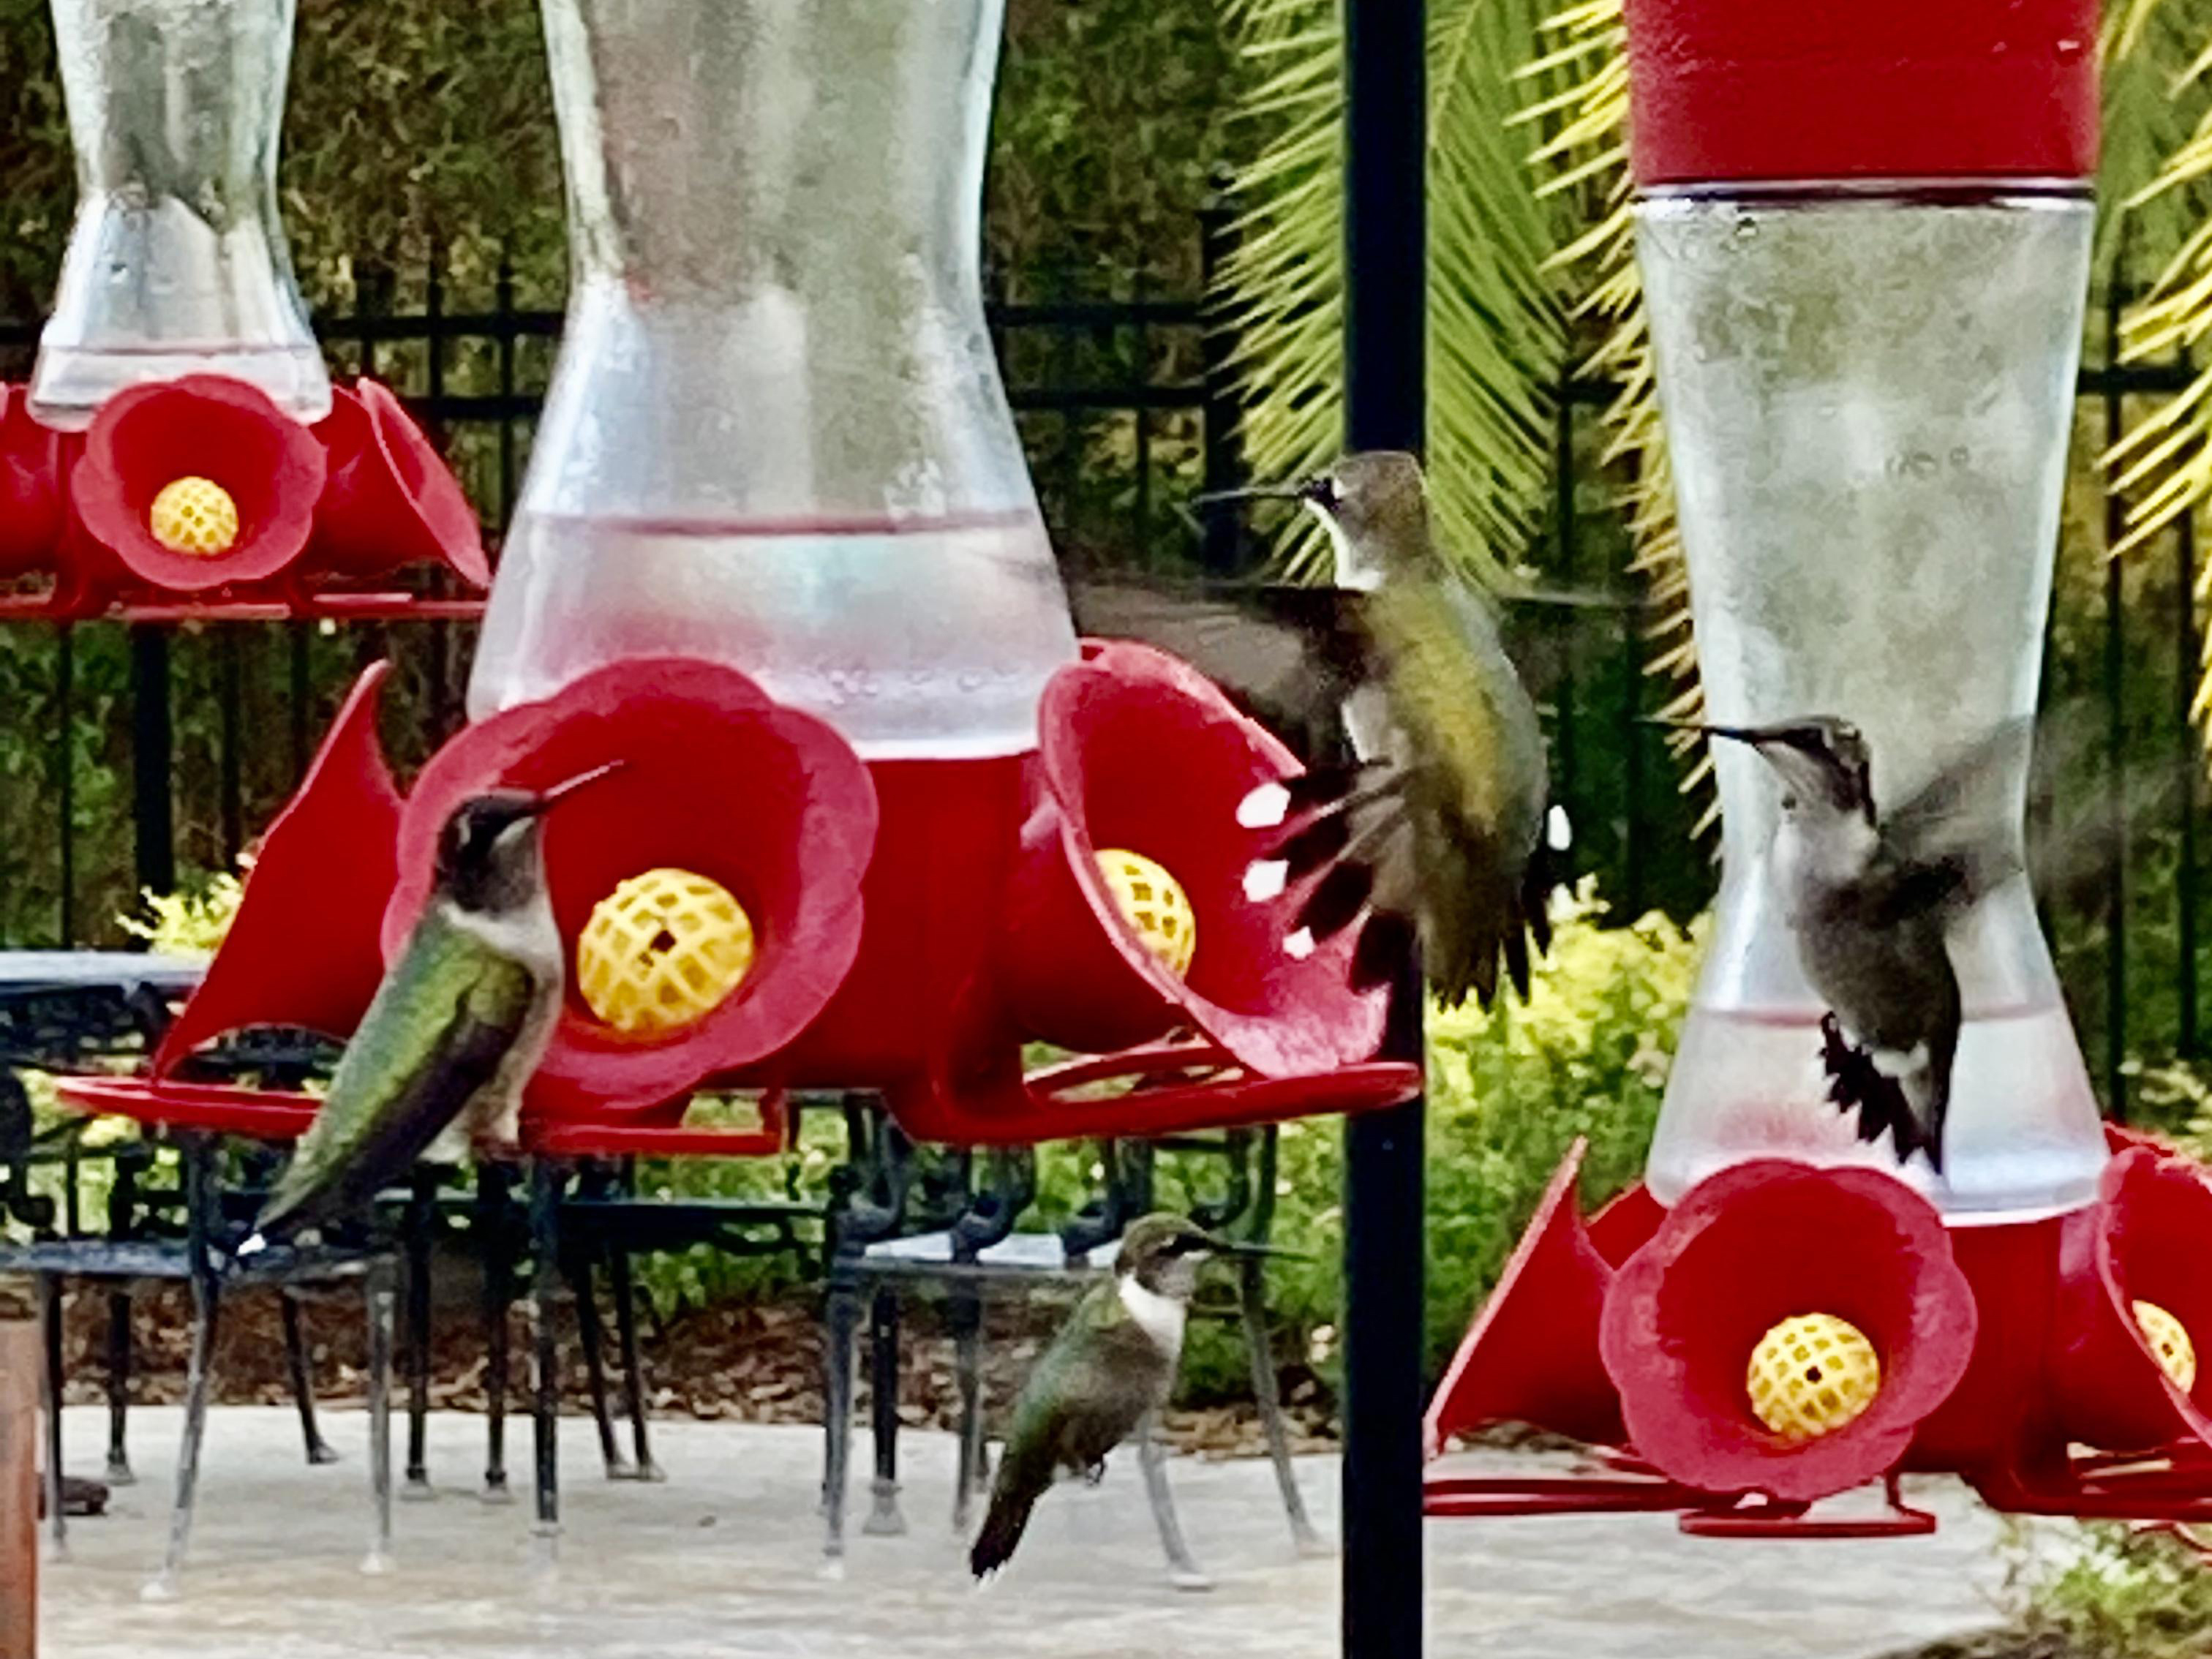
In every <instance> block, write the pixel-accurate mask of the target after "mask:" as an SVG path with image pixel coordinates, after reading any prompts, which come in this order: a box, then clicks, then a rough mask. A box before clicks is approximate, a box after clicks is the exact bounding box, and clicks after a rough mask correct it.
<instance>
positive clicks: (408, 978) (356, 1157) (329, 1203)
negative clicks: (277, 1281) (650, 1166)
mask: <svg viewBox="0 0 2212 1659" xmlns="http://www.w3.org/2000/svg"><path fill="white" fill-rule="evenodd" d="M619 765H620V763H619V762H617V763H611V764H609V765H606V766H601V767H595V768H593V769H592V770H591V771H588V772H586V773H583V774H581V775H579V776H577V777H574V778H571V779H569V780H568V781H567V782H566V783H562V784H560V785H558V786H556V787H554V788H551V789H548V790H544V791H543V792H531V791H525V790H513V789H501V790H495V791H493V792H491V793H487V794H482V795H477V796H473V797H471V799H467V800H465V801H463V802H462V803H461V804H460V805H459V806H457V807H455V808H454V809H453V813H452V816H450V817H448V818H447V820H446V823H445V825H444V827H443V829H441V832H440V835H439V838H438V854H437V859H438V864H437V872H436V880H435V884H434V886H433V888H432V890H431V895H430V902H429V903H428V905H427V906H425V907H424V908H423V911H422V919H421V920H420V921H417V922H416V924H415V930H414V932H413V933H410V935H409V936H408V939H407V944H406V947H405V949H404V951H401V953H400V956H399V959H398V961H397V962H396V963H393V964H392V968H391V969H390V970H389V971H388V972H386V975H385V976H384V982H383V983H382V984H381V985H380V986H379V987H377V992H376V996H375V999H374V1000H373V1001H372V1002H371V1003H370V1004H369V1006H368V1013H367V1014H365V1015H363V1016H362V1022H361V1028H360V1029H359V1030H356V1032H355V1033H354V1036H353V1040H352V1041H351V1042H349V1043H348V1044H347V1045H346V1050H345V1053H344V1054H343V1056H342V1057H341V1058H340V1060H339V1061H338V1067H337V1074H336V1075H335V1076H334V1077H333V1078H332V1079H331V1091H330V1094H329V1096H328V1097H326V1098H325V1100H324V1102H323V1103H322V1106H321V1107H320V1109H319V1110H318V1111H317V1112H316V1114H315V1119H314V1121H313V1123H312V1124H310V1125H309V1126H308V1128H307V1133H306V1134H304V1135H302V1136H301V1139H300V1145H299V1148H298V1150H297V1151H296V1152H294V1154H293V1156H292V1161H291V1162H290V1164H287V1165H286V1166H285V1170H284V1172H283V1175H282V1176H279V1177H278V1179H277V1182H276V1188H275V1190H274V1191H272V1192H271V1193H270V1195H269V1200H268V1202H267V1203H266V1204H265V1205H264V1206H263V1207H262V1211H261V1214H260V1217H259V1218H258V1221H257V1222H256V1224H255V1226H254V1231H253V1235H252V1237H250V1238H248V1239H247V1240H246V1243H244V1244H243V1245H241V1246H240V1249H239V1254H240V1255H241V1256H243V1255H252V1254H253V1253H254V1252H255V1251H257V1250H259V1249H263V1248H264V1247H266V1246H267V1245H270V1244H272V1243H278V1242H281V1241H283V1240H285V1239H289V1238H291V1237H295V1236H296V1235H298V1234H300V1233H302V1232H305V1231H307V1230H309V1229H311V1228H318V1227H322V1226H325V1225H329V1224H331V1223H332V1222H336V1221H341V1220H344V1219H346V1218H349V1217H350V1216H352V1215H355V1214H356V1213H358V1212H361V1211H362V1210H364V1209H366V1208H367V1207H368V1205H369V1204H370V1203H371V1202H373V1201H374V1199H375V1197H376V1194H378V1193H379V1192H380V1191H381V1190H382V1189H383V1188H384V1187H385V1186H386V1184H388V1183H389V1182H392V1181H393V1180H394V1179H396V1178H398V1176H403V1175H404V1174H405V1173H406V1171H407V1170H410V1169H411V1168H412V1167H413V1166H414V1165H415V1164H416V1161H417V1160H418V1159H420V1158H422V1156H423V1155H424V1154H425V1153H426V1152H429V1151H430V1150H431V1149H432V1146H433V1144H434V1143H435V1142H437V1141H439V1140H441V1139H443V1138H445V1137H446V1136H447V1132H448V1130H449V1129H451V1128H453V1127H456V1126H462V1127H465V1128H466V1129H467V1131H468V1132H469V1133H470V1135H471V1138H472V1139H474V1140H475V1141H476V1143H477V1146H479V1147H481V1148H485V1149H488V1150H500V1151H508V1150H511V1149H512V1148H513V1146H515V1144H516V1138H517V1129H518V1119H519V1117H520V1112H521V1109H522V1088H523V1085H525V1084H526V1083H527V1082H528V1081H529V1080H530V1076H531V1073H532V1072H534V1071H535V1070H537V1068H538V1061H539V1060H543V1059H544V1056H545V1048H546V1045H547V1043H548V1042H550V1041H551V1039H552V1035H553V1024H554V1020H555V1018H556V1016H557V1015H558V1013H559V1012H560V1006H561V994H562V982H563V974H562V949H561V936H560V934H559V933H558V932H557V931H556V929H555V927H554V922H553V905H552V900H551V897H550V895H549V894H548V892H547V890H546V885H545V855H544V835H543V828H544V818H545V814H546V813H547V812H548V811H550V810H551V809H552V808H553V807H554V806H555V805H557V804H558V803H559V802H561V801H562V800H565V799H568V797H569V796H570V795H572V794H574V793H575V792H576V791H578V790H579V789H581V788H583V787H585V786H586V785H587V784H591V783H593V782H596V781H598V780H599V779H600V778H603V777H605V776H606V775H608V774H609V773H611V772H612V771H614V770H616V769H617V767H618V766H619Z"/></svg>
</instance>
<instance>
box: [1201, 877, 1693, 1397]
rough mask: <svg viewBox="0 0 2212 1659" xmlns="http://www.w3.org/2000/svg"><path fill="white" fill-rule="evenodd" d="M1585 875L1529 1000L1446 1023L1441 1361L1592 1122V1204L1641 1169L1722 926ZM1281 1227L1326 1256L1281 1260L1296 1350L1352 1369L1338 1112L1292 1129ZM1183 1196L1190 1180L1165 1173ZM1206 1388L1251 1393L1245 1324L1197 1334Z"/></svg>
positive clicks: (1439, 1105)
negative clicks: (1702, 957) (1634, 903)
mask: <svg viewBox="0 0 2212 1659" xmlns="http://www.w3.org/2000/svg"><path fill="white" fill-rule="evenodd" d="M1605 921H1606V911H1605V907H1604V906H1603V904H1601V902H1599V901H1598V900H1597V898H1596V896H1595V893H1594V891H1593V890H1591V889H1590V888H1589V886H1588V885H1585V886H1584V887H1583V890H1581V891H1580V892H1579V893H1578V894H1577V896H1575V897H1574V898H1573V899H1572V900H1571V901H1569V902H1563V903H1562V905H1561V908H1560V909H1559V914H1558V915H1557V916H1556V919H1555V926H1556V927H1557V936H1556V938H1555V939H1554V942H1553V950H1552V953H1551V955H1550V957H1548V958H1547V960H1546V961H1545V962H1544V963H1541V965H1539V967H1538V968H1537V969H1536V972H1535V977H1534V984H1533V986H1532V987H1531V995H1530V998H1529V1000H1528V1005H1527V1006H1525V1007H1524V1006H1518V1005H1516V1004H1513V1003H1512V1002H1510V1001H1501V1002H1500V1003H1499V1005H1498V1006H1497V1007H1496V1008H1494V1009H1493V1010H1492V1011H1491V1012H1488V1013H1485V1012H1481V1011H1480V1010H1478V1009H1476V1008H1474V1006H1472V1005H1471V1004H1470V1005H1469V1006H1468V1007H1466V1008H1463V1009H1461V1010H1458V1011H1456V1012H1449V1013H1447V1012H1441V1011H1438V1012H1435V1013H1434V1014H1433V1015H1432V1017H1431V1020H1430V1023H1429V1114H1428V1201H1427V1210H1428V1227H1427V1237H1428V1268H1427V1305H1428V1357H1429V1367H1430V1371H1431V1375H1432V1376H1433V1375H1435V1374H1437V1373H1438V1372H1440V1371H1441V1370H1442V1369H1443V1364H1444V1363H1445V1361H1446V1360H1448V1359H1449V1357H1450V1354H1451V1352H1452V1350H1453V1348H1454V1347H1455V1346H1457V1344H1458V1341H1459V1338H1460V1335H1461V1334H1462V1332H1463V1331H1464V1330H1465V1329H1466V1328H1467V1324H1468V1320H1469V1319H1470V1318H1471V1317H1473V1316H1474V1310H1475V1309H1476V1308H1477V1306H1478V1305H1480V1302H1481V1299H1482V1297H1484V1296H1485V1295H1486V1294H1487V1292H1488V1291H1489V1290H1490V1288H1491V1286H1492V1285H1494V1284H1496V1283H1497V1280H1498V1273H1499V1270H1500V1269H1501V1268H1503V1267H1504V1264H1505V1258H1506V1256H1507V1255H1509V1254H1510V1252H1511V1249H1512V1247H1513V1243H1514V1241H1515V1240H1516V1238H1517V1237H1519V1236H1520V1232H1521V1230H1522V1227H1523V1226H1525V1225H1527V1223H1528V1218H1529V1217H1530V1215H1531V1214H1532V1213H1533V1212H1534V1209H1535V1205H1536V1200H1537V1199H1538V1198H1539V1197H1540V1196H1541V1194H1542V1193H1543V1189H1544V1186H1545V1183H1546V1182H1547V1181H1549V1180H1550V1179H1551V1176H1552V1172H1553V1170H1555V1169H1556V1168H1557V1167H1558V1165H1559V1159H1560V1158H1561V1157H1562V1156H1564V1155H1565V1152H1566V1150H1567V1147H1568V1146H1569V1145H1570V1144H1571V1142H1572V1141H1573V1140H1574V1139H1575V1138H1576V1137H1577V1135H1583V1136H1587V1137H1588V1138H1589V1155H1588V1158H1587V1159H1586V1161H1585V1163H1584V1164H1583V1192H1582V1196H1583V1202H1584V1203H1585V1204H1586V1205H1589V1206H1595V1205H1596V1204H1599V1203H1601V1202H1602V1201H1603V1200H1606V1199H1607V1198H1609V1197H1611V1196H1612V1195H1613V1194H1615V1193H1617V1192H1619V1191H1620V1189H1621V1188H1624V1187H1626V1186H1628V1185H1630V1184H1632V1182H1635V1181H1636V1180H1637V1179H1638V1178H1639V1177H1640V1176H1641V1174H1642V1170H1643V1164H1644V1152H1645V1150H1646V1148H1647V1147H1648V1146H1649V1144H1650V1136H1651V1127H1652V1124H1653V1122H1654V1121H1655V1120H1656V1116H1657V1115H1658V1109H1659V1100H1660V1097H1661V1095H1662V1093H1663V1091H1665V1088H1666V1081H1667V1072H1668V1066H1669V1065H1670V1064H1671V1063H1672V1059H1673V1055H1674V1038H1675V1032H1676V1030H1677V1027H1678V1026H1679V1024H1680V1020H1681V1017H1682V1015H1683V1013H1684V1012H1685V1011H1686V1009H1687V1007H1688V1006H1689V999H1690V992H1691V988H1692V983H1693V981H1694V980H1695V977H1696V972H1697V963H1698V960H1699V950H1700V941H1701V939H1702V937H1703V933H1704V929H1703V927H1702V925H1694V926H1693V927H1691V928H1689V929H1683V928H1680V927H1676V926H1675V925H1674V923H1672V922H1670V921H1668V920H1667V919H1666V918H1664V917H1663V916H1660V915H1650V916H1646V917H1644V918H1643V919H1642V920H1640V921H1637V922H1635V923H1633V924H1632V925H1630V926H1627V927H1607V926H1606V925H1605ZM1281 1146H1282V1162H1281V1168H1280V1170H1279V1175H1278V1179H1277V1182H1276V1188H1275V1192H1276V1206H1277V1210H1276V1224H1275V1227H1274V1237H1275V1238H1276V1240H1277V1242H1279V1243H1282V1244H1284V1245H1285V1246H1286V1247H1288V1248H1290V1249H1297V1250H1303V1251H1305V1252H1307V1253H1309V1256H1310V1259H1308V1260H1304V1261H1279V1262H1272V1263H1270V1264H1269V1267H1268V1296H1269V1301H1270V1305H1271V1307H1272V1309H1273V1313H1274V1315H1275V1318H1276V1322H1277V1347H1276V1352H1277V1354H1278V1357H1279V1358H1291V1357H1292V1356H1294V1355H1297V1354H1303V1355H1304V1357H1305V1358H1306V1360H1307V1362H1308V1363H1309V1364H1310V1365H1311V1366H1312V1367H1313V1369H1314V1370H1316V1372H1317V1373H1318V1374H1320V1375H1321V1376H1323V1377H1324V1378H1325V1379H1332V1380H1333V1379H1334V1376H1335V1374H1336V1363H1337V1360H1338V1358H1339V1353H1340V1339H1339V1332H1340V1329H1341V1317H1342V1314H1341V1298H1342V1288H1343V1287H1342V1282H1341V1279H1340V1268H1341V1255H1342V1238H1343V1212H1342V1209H1341V1202H1342V1193H1343V1161H1342V1153H1343V1135H1342V1131H1341V1128H1340V1126H1339V1125H1338V1124H1337V1123H1336V1121H1334V1120H1332V1119H1314V1120H1308V1121H1302V1122H1297V1123H1291V1124H1286V1125H1285V1126H1284V1128H1283V1131H1282V1141H1281ZM1163 1190H1164V1195H1166V1196H1167V1197H1169V1198H1170V1200H1173V1199H1174V1198H1176V1197H1178V1196H1182V1195H1183V1194H1178V1193H1177V1192H1176V1189H1175V1188H1173V1187H1172V1186H1171V1185H1166V1184H1164V1188H1163ZM1184 1376H1185V1387H1186V1389H1188V1391H1189V1392H1190V1393H1191V1394H1193V1395H1196V1396H1198V1397H1201V1398H1203V1397H1208V1396H1212V1395H1236V1394H1241V1393H1242V1392H1243V1388H1244V1386H1245V1385H1244V1381H1243V1378H1244V1360H1243V1352H1242V1350H1241V1347H1240V1346H1238V1342H1237V1338H1236V1335H1235V1333H1233V1332H1225V1331H1208V1332H1201V1333H1199V1334H1194V1338H1193V1341H1192V1345H1191V1351H1190V1354H1189V1358H1188V1361H1187V1363H1186V1365H1185V1370H1184Z"/></svg>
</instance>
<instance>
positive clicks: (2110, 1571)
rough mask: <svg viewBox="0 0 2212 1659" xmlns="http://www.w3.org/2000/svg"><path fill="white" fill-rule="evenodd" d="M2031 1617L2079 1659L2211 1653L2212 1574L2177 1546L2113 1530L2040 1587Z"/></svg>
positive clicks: (2093, 1539)
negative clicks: (2047, 1629)
mask: <svg viewBox="0 0 2212 1659" xmlns="http://www.w3.org/2000/svg"><path fill="white" fill-rule="evenodd" d="M2033 1619H2034V1621H2035V1622H2036V1623H2037V1624H2038V1625H2039V1626H2047V1627H2048V1628H2050V1629H2051V1630H2053V1631H2055V1632H2057V1633H2058V1634H2059V1635H2060V1636H2062V1637H2063V1639H2064V1640H2065V1642H2066V1644H2067V1648H2066V1651H2067V1652H2068V1653H2069V1655H2078V1656H2079V1659H2190V1656H2194V1655H2200V1654H2203V1653H2204V1652H2206V1651H2207V1650H2208V1649H2212V1572H2208V1571H2206V1570H2205V1562H2204V1557H2203V1554H2202V1553H2199V1552H2198V1551H2197V1549H2194V1548H2191V1547H2189V1546H2188V1545H2187V1544H2185V1543H2183V1542H2182V1541H2179V1540H2178V1539H2175V1538H2172V1537H2169V1536H2166V1535H2164V1534H2156V1533H2144V1532H2136V1531H2131V1530H2130V1529H2129V1528H2125V1527H2121V1526H2112V1525H2100V1526H2093V1527H2090V1528H2087V1529H2086V1534H2085V1537H2084V1540H2083V1543H2082V1547H2081V1548H2080V1549H2079V1551H2078V1552H2077V1553H2074V1554H2073V1555H2072V1556H2071V1559H2069V1561H2068V1562H2067V1564H2066V1565H2064V1566H2063V1568H2062V1569H2061V1570H2060V1571H2057V1573H2056V1574H2055V1575H2053V1576H2051V1577H2048V1578H2046V1579H2045V1581H2044V1582H2042V1583H2039V1584H2037V1585H2036V1586H2035V1587H2034V1589H2033Z"/></svg>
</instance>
